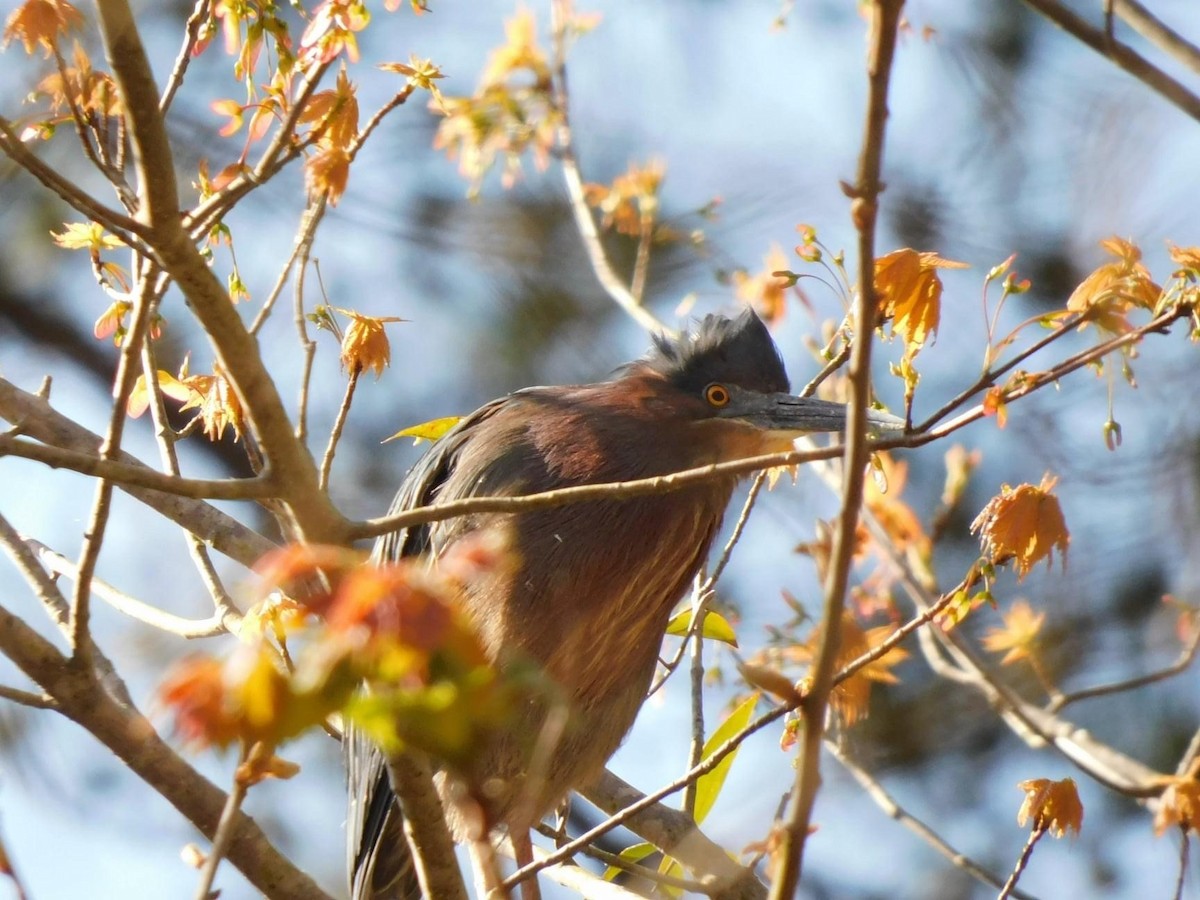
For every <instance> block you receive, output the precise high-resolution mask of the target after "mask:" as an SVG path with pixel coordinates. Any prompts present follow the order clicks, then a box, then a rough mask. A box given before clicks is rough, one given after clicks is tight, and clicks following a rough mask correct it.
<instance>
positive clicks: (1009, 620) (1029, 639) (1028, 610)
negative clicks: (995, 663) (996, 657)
mask: <svg viewBox="0 0 1200 900" xmlns="http://www.w3.org/2000/svg"><path fill="white" fill-rule="evenodd" d="M1001 617H1002V618H1003V620H1004V626H1003V627H1000V628H992V629H991V630H989V631H988V633H987V634H986V635H984V637H983V646H984V647H986V648H987V649H988V650H990V651H991V652H992V653H1004V658H1003V659H1002V660H1000V662H1001V664H1002V665H1008V664H1009V663H1014V662H1017V661H1018V660H1022V659H1031V658H1036V653H1037V644H1038V637H1039V635H1040V634H1041V630H1042V624H1043V623H1044V622H1045V620H1046V614H1045V612H1038V613H1035V612H1034V611H1033V607H1031V606H1030V605H1029V604H1028V603H1026V602H1025V601H1024V600H1019V601H1017V602H1016V603H1014V604H1013V605H1012V607H1011V608H1010V609H1009V610H1008V612H1006V613H1003V614H1002V616H1001Z"/></svg>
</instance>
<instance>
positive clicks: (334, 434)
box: [317, 367, 362, 491]
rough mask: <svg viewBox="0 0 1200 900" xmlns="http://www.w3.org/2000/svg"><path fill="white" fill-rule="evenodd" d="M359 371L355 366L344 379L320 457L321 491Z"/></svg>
mask: <svg viewBox="0 0 1200 900" xmlns="http://www.w3.org/2000/svg"><path fill="white" fill-rule="evenodd" d="M361 371H362V370H361V369H359V368H357V367H355V368H353V369H351V370H350V377H349V379H348V380H347V381H346V393H345V394H343V395H342V404H341V406H339V407H338V411H337V418H335V419H334V420H333V428H332V429H330V432H329V443H328V444H326V445H325V455H324V456H323V457H322V458H321V477H320V480H319V481H318V482H317V483H318V484H319V485H320V486H321V490H323V491H325V490H328V489H329V471H330V469H332V468H333V455H334V454H335V453H336V452H337V445H338V441H339V440H341V437H342V429H343V428H345V427H346V417H347V416H348V415H350V404H351V403H352V402H353V401H354V389H355V388H356V387H357V386H358V376H359V373H360V372H361Z"/></svg>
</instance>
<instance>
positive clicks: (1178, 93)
mask: <svg viewBox="0 0 1200 900" xmlns="http://www.w3.org/2000/svg"><path fill="white" fill-rule="evenodd" d="M1024 3H1025V5H1026V6H1030V7H1032V8H1033V9H1034V10H1036V11H1037V12H1039V13H1041V14H1042V15H1043V16H1045V17H1046V18H1047V19H1049V20H1050V21H1051V22H1053V23H1054V24H1055V25H1057V26H1058V27H1059V28H1061V29H1062V30H1063V31H1065V32H1067V33H1068V34H1070V35H1071V36H1072V37H1074V38H1076V39H1077V40H1079V41H1080V42H1081V43H1084V44H1086V45H1087V46H1089V47H1091V48H1092V49H1093V50H1095V51H1096V52H1097V53H1099V54H1100V55H1101V56H1103V57H1105V58H1106V59H1108V60H1111V61H1112V62H1113V63H1114V64H1116V65H1117V66H1119V67H1120V68H1122V69H1124V70H1125V71H1126V72H1128V73H1129V74H1130V75H1132V76H1133V77H1134V78H1136V79H1138V80H1139V81H1141V82H1142V83H1143V84H1145V85H1146V86H1147V87H1149V88H1150V89H1151V90H1153V91H1154V92H1155V93H1157V94H1158V95H1159V96H1161V97H1163V98H1164V99H1165V100H1167V101H1168V102H1170V103H1173V104H1174V105H1175V106H1177V107H1178V108H1179V109H1181V110H1183V112H1185V113H1187V114H1188V115H1189V116H1191V117H1192V118H1193V119H1196V120H1197V121H1200V96H1197V95H1196V94H1195V93H1194V92H1192V91H1190V90H1189V89H1188V88H1187V86H1186V85H1184V84H1183V83H1182V82H1179V81H1176V80H1175V79H1174V78H1172V77H1171V76H1170V75H1168V74H1167V73H1166V72H1164V71H1163V70H1162V69H1160V68H1158V67H1157V66H1155V65H1154V64H1153V63H1151V62H1150V61H1149V60H1147V59H1146V58H1145V57H1144V56H1142V55H1141V54H1140V53H1137V52H1136V51H1134V50H1130V49H1129V48H1128V47H1126V46H1125V45H1124V44H1121V43H1118V42H1117V41H1115V40H1113V39H1112V38H1110V37H1109V35H1108V34H1107V33H1106V32H1105V31H1104V29H1102V28H1096V27H1094V26H1092V25H1089V24H1088V22H1087V20H1086V19H1084V18H1083V17H1081V16H1078V15H1076V14H1075V13H1073V12H1072V11H1071V10H1069V9H1067V8H1066V7H1065V6H1063V5H1062V4H1060V3H1059V2H1058V0H1024Z"/></svg>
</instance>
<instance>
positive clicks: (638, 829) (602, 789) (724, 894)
mask: <svg viewBox="0 0 1200 900" xmlns="http://www.w3.org/2000/svg"><path fill="white" fill-rule="evenodd" d="M580 793H581V794H582V795H583V796H584V797H586V798H587V799H588V800H590V801H591V802H592V803H594V804H595V805H596V806H597V807H599V808H600V809H601V810H603V811H604V812H606V813H609V814H610V815H611V814H615V813H618V812H620V811H621V810H624V809H627V808H628V807H631V806H633V805H634V804H636V803H640V802H641V801H642V800H644V799H645V794H643V793H642V792H641V791H639V790H638V789H637V788H635V787H633V786H631V785H629V784H627V783H626V782H624V781H622V780H621V779H620V778H618V777H617V776H616V775H614V774H612V773H611V772H609V771H607V770H605V771H604V772H603V773H602V774H601V776H600V777H599V778H598V779H596V781H595V782H594V783H593V784H591V785H589V786H587V787H585V788H583V789H581V791H580ZM624 824H625V826H626V827H627V828H629V829H631V830H632V831H634V832H635V833H636V834H638V835H639V836H640V837H642V838H644V839H645V840H647V841H649V842H650V843H652V844H654V846H656V847H659V848H661V849H662V850H663V852H664V853H669V854H670V855H671V856H673V857H674V858H675V859H677V860H679V861H680V862H681V863H683V864H684V865H685V866H687V867H688V868H689V869H691V870H692V871H693V872H695V873H696V875H697V876H698V877H699V878H701V879H702V880H703V881H704V882H705V883H706V884H708V885H709V888H710V890H711V893H710V896H712V897H713V898H719V900H763V898H765V897H766V895H767V889H766V887H765V886H764V885H763V884H762V882H760V881H759V880H758V878H757V877H756V876H755V874H754V871H753V870H752V869H749V868H746V867H745V866H740V865H738V864H737V863H736V862H734V861H733V860H732V859H731V858H730V857H729V854H728V853H726V852H725V850H724V848H723V847H721V846H720V845H719V844H715V843H713V842H712V841H711V840H709V839H708V838H707V837H706V836H705V835H704V834H703V832H701V831H700V829H699V828H697V827H696V822H695V821H694V820H693V819H692V818H690V817H689V816H687V815H685V814H684V813H682V812H680V811H679V810H677V809H673V808H672V807H669V806H664V805H663V804H661V803H653V804H650V805H649V806H647V807H645V808H644V809H643V810H642V811H641V812H639V813H636V814H634V815H632V816H630V817H629V818H628V819H627V820H626V821H625V823H624Z"/></svg>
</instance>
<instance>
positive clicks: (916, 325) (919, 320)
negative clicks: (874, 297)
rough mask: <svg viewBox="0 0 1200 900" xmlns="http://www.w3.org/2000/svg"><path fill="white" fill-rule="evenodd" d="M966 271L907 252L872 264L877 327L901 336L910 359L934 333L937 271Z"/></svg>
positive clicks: (939, 290) (937, 315) (938, 284)
mask: <svg viewBox="0 0 1200 900" xmlns="http://www.w3.org/2000/svg"><path fill="white" fill-rule="evenodd" d="M965 268H967V264H966V263H960V262H954V261H952V260H947V259H942V258H941V257H939V256H938V255H937V254H936V253H918V252H917V251H916V250H910V249H908V248H905V249H902V250H894V251H892V252H891V253H889V254H887V255H886V256H881V257H879V258H878V259H877V260H875V291H876V293H877V294H878V295H879V298H878V299H879V315H880V324H881V325H882V324H883V323H884V322H886V321H890V322H891V326H892V334H893V335H899V336H900V338H901V340H903V341H904V345H905V352H907V353H908V354H909V355H914V354H916V353H917V351H919V350H920V349H921V348H922V347H924V346H925V344H926V342H928V341H929V340H930V338H931V337H932V336H933V335H934V334H935V333H936V332H937V328H938V321H939V319H940V316H941V303H942V281H941V279H940V278H939V277H938V274H937V270H938V269H965Z"/></svg>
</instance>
